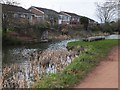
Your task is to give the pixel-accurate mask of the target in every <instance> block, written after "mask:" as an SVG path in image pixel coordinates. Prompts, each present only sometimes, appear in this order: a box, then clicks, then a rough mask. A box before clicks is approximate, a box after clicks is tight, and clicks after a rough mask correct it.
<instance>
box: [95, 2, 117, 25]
mask: <svg viewBox="0 0 120 90" xmlns="http://www.w3.org/2000/svg"><path fill="white" fill-rule="evenodd" d="M96 7H97V9H96V12H97V17H98V18H99V19H100V21H101V22H102V23H107V22H111V21H112V20H113V19H114V17H116V16H117V7H118V2H117V0H107V1H105V2H103V3H96Z"/></svg>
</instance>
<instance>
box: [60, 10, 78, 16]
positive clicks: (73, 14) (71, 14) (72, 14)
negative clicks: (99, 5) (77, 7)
mask: <svg viewBox="0 0 120 90" xmlns="http://www.w3.org/2000/svg"><path fill="white" fill-rule="evenodd" d="M62 12H64V11H62ZM64 13H66V14H68V15H70V16H72V17H80V15H77V14H75V13H70V12H64Z"/></svg>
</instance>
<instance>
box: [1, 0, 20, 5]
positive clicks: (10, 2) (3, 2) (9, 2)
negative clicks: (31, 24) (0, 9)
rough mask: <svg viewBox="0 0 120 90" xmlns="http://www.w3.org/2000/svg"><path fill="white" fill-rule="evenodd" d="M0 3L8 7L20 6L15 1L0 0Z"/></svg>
mask: <svg viewBox="0 0 120 90" xmlns="http://www.w3.org/2000/svg"><path fill="white" fill-rule="evenodd" d="M0 3H2V4H9V5H19V4H20V3H19V2H18V1H16V0H1V1H0Z"/></svg>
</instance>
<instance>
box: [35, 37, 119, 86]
mask: <svg viewBox="0 0 120 90" xmlns="http://www.w3.org/2000/svg"><path fill="white" fill-rule="evenodd" d="M68 45H69V46H74V47H78V46H79V45H82V46H85V47H86V48H85V49H86V51H85V53H83V54H80V55H79V56H78V57H76V58H75V59H74V60H73V62H72V63H71V64H70V65H69V66H67V67H66V68H65V69H64V70H63V71H62V72H60V73H57V74H50V75H49V76H46V77H44V78H43V79H41V80H39V81H38V82H37V84H36V85H35V86H34V87H37V88H65V87H73V86H74V85H75V84H77V83H78V82H80V81H82V80H83V79H84V78H85V77H86V75H87V74H88V73H89V72H90V71H92V70H93V69H94V68H95V67H96V66H97V65H98V64H99V62H100V61H101V60H103V59H104V58H105V57H106V56H107V55H108V53H109V51H110V50H111V49H112V47H114V46H116V45H118V40H113V39H112V40H110V39H109V40H103V41H97V42H79V41H78V42H73V43H68Z"/></svg>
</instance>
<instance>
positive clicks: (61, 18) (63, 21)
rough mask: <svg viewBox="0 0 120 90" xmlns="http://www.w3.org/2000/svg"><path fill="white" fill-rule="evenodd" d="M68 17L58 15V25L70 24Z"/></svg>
mask: <svg viewBox="0 0 120 90" xmlns="http://www.w3.org/2000/svg"><path fill="white" fill-rule="evenodd" d="M70 18H71V17H70V16H67V15H59V19H58V24H70Z"/></svg>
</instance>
